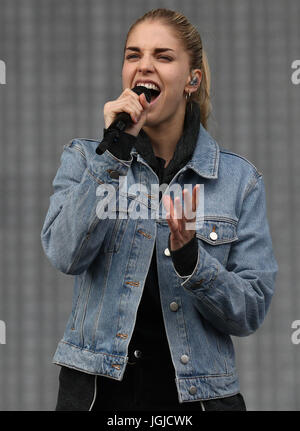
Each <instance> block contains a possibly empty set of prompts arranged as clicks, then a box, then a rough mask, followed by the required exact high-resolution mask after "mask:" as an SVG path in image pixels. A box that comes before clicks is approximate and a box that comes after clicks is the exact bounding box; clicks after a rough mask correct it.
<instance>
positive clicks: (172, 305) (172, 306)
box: [170, 301, 179, 311]
mask: <svg viewBox="0 0 300 431" xmlns="http://www.w3.org/2000/svg"><path fill="white" fill-rule="evenodd" d="M178 307H179V305H178V304H177V302H175V301H174V302H171V304H170V309H171V310H172V311H177V310H178Z"/></svg>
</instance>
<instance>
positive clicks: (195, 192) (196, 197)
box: [192, 184, 200, 212]
mask: <svg viewBox="0 0 300 431" xmlns="http://www.w3.org/2000/svg"><path fill="white" fill-rule="evenodd" d="M199 192H200V185H199V184H196V185H195V187H194V188H193V205H192V208H193V211H194V212H195V211H196V209H197V207H198V204H199Z"/></svg>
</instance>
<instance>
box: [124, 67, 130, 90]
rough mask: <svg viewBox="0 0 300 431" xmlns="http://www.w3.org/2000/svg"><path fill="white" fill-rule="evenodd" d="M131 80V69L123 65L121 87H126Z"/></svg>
mask: <svg viewBox="0 0 300 431" xmlns="http://www.w3.org/2000/svg"><path fill="white" fill-rule="evenodd" d="M131 81H132V71H131V69H130V67H128V66H123V69H122V83H123V88H126V87H128V86H129V84H130V82H131Z"/></svg>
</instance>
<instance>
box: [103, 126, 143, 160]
mask: <svg viewBox="0 0 300 431" xmlns="http://www.w3.org/2000/svg"><path fill="white" fill-rule="evenodd" d="M103 135H104V137H103V140H102V142H100V144H99V145H98V147H97V148H96V153H97V154H99V155H101V154H103V153H104V151H106V150H108V151H109V152H110V153H111V154H113V155H114V156H115V157H116V158H117V159H120V160H126V161H129V160H130V151H131V149H132V147H133V145H134V144H135V142H136V139H137V138H136V137H135V136H133V135H130V134H129V133H126V132H119V131H118V130H114V129H103Z"/></svg>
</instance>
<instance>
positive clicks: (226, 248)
mask: <svg viewBox="0 0 300 431" xmlns="http://www.w3.org/2000/svg"><path fill="white" fill-rule="evenodd" d="M236 227H237V222H236V221H234V220H229V219H227V220H224V219H221V218H217V217H211V218H208V217H206V218H205V220H204V222H203V224H202V226H201V227H200V228H199V229H196V238H197V239H198V240H200V241H201V245H202V246H203V248H204V249H205V250H206V251H207V252H208V253H209V254H210V255H211V256H213V257H215V258H216V259H218V261H219V262H220V263H221V264H222V265H223V266H225V267H226V264H227V260H228V255H229V252H230V247H231V245H232V244H233V243H234V242H235V241H237V240H238V237H237V232H236Z"/></svg>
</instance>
